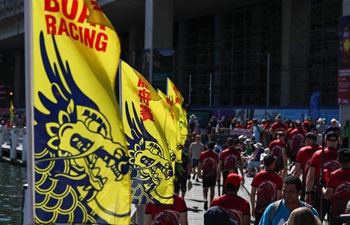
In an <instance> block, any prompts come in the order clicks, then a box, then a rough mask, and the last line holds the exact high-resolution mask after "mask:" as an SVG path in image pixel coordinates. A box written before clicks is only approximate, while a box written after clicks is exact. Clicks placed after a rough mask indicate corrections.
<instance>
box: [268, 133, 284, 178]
mask: <svg viewBox="0 0 350 225" xmlns="http://www.w3.org/2000/svg"><path fill="white" fill-rule="evenodd" d="M284 137H285V136H284V133H283V131H278V132H277V140H274V141H272V142H271V143H270V145H269V149H270V152H269V154H271V155H273V156H275V157H276V166H275V168H274V169H273V170H274V171H276V172H277V173H279V174H280V175H281V176H282V179H284V178H285V177H286V175H287V170H288V164H287V155H286V143H285V142H284Z"/></svg>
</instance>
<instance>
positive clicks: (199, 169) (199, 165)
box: [198, 161, 202, 179]
mask: <svg viewBox="0 0 350 225" xmlns="http://www.w3.org/2000/svg"><path fill="white" fill-rule="evenodd" d="M198 178H199V179H202V161H199V163H198Z"/></svg>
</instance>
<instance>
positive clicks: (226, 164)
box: [217, 138, 244, 194]
mask: <svg viewBox="0 0 350 225" xmlns="http://www.w3.org/2000/svg"><path fill="white" fill-rule="evenodd" d="M226 144H227V146H228V148H227V149H225V150H223V151H222V153H221V155H220V161H219V165H218V168H217V182H218V183H220V180H221V172H222V178H223V183H225V181H226V177H227V176H228V174H229V173H230V171H234V172H235V173H237V174H238V169H239V171H240V172H241V175H242V176H243V180H242V182H243V184H244V173H243V168H242V158H241V153H240V152H239V151H238V150H237V149H236V148H235V146H238V145H239V141H238V139H236V140H235V141H234V140H233V139H232V138H227V141H226ZM237 168H238V169H237ZM225 193H226V190H225V185H224V186H223V189H222V194H225Z"/></svg>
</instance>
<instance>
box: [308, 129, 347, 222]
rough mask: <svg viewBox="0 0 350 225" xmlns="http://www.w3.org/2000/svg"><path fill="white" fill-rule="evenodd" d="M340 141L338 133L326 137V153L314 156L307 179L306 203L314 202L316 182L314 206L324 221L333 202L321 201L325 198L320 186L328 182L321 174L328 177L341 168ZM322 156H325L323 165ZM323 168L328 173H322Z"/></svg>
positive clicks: (316, 153)
mask: <svg viewBox="0 0 350 225" xmlns="http://www.w3.org/2000/svg"><path fill="white" fill-rule="evenodd" d="M338 141H339V136H338V134H337V133H335V132H333V131H331V132H329V133H327V135H326V144H327V148H325V149H324V153H322V150H318V151H316V152H315V153H314V154H313V155H312V158H311V161H310V167H309V172H308V174H307V178H306V191H305V202H306V203H309V204H311V202H312V197H311V193H312V192H313V191H314V190H313V187H314V184H315V181H316V184H317V189H316V194H315V196H314V199H313V204H312V205H313V207H314V208H315V209H316V210H317V212H318V213H319V215H320V219H321V220H322V221H323V218H324V216H325V215H326V213H328V215H329V210H330V204H331V202H330V200H326V199H323V200H322V199H321V198H323V197H322V193H321V186H320V185H319V184H322V183H323V182H324V181H325V180H327V179H326V178H327V177H325V176H324V177H321V174H325V175H327V174H329V173H331V172H333V171H335V170H337V169H339V168H340V165H339V162H338V161H337V158H338V154H337V145H338ZM322 154H323V165H322ZM322 167H323V169H324V171H325V172H326V173H324V172H323V171H321V168H322ZM321 172H323V173H321ZM319 181H320V182H319ZM321 200H322V214H321V213H320V212H321Z"/></svg>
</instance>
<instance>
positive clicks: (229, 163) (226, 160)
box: [220, 148, 242, 173]
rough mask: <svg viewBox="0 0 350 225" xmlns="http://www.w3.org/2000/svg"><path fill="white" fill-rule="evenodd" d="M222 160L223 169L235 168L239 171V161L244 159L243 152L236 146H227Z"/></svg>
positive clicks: (221, 157) (222, 154)
mask: <svg viewBox="0 0 350 225" xmlns="http://www.w3.org/2000/svg"><path fill="white" fill-rule="evenodd" d="M220 161H222V162H223V165H222V170H223V171H229V170H234V171H235V173H237V162H238V161H242V158H241V153H240V152H239V151H237V150H236V149H234V148H227V149H225V150H224V151H222V153H221V156H220Z"/></svg>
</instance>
